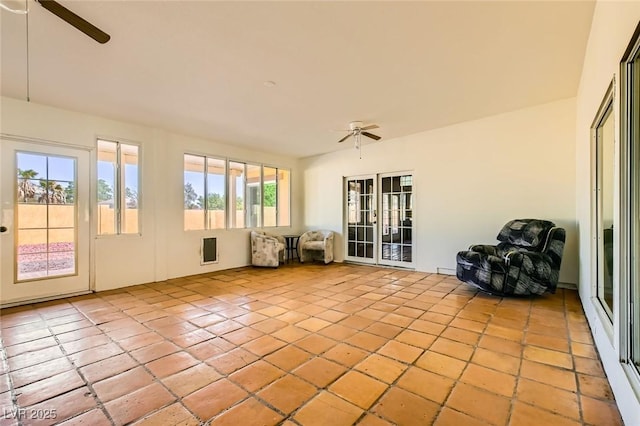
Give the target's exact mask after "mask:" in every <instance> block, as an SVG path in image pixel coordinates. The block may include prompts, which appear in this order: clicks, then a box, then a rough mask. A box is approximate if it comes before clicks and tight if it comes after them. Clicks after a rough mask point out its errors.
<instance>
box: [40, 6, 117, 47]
mask: <svg viewBox="0 0 640 426" xmlns="http://www.w3.org/2000/svg"><path fill="white" fill-rule="evenodd" d="M36 1H37V2H38V3H40V5H41V6H42V7H44V8H45V9H47V10H48V11H49V12H51V13H53V14H54V15H56V16H57V17H58V18H60V19H62V20H63V21H66V22H67V23H69V24H70V25H72V26H74V27H76V28H77V29H79V30H80V31H82V32H83V33H85V34H86V35H88V36H89V37H91V38H92V39H94V40H95V41H97V42H98V43H102V44H104V43H106V42H108V41H109V40H110V39H111V36H110V35H109V34H107V33H105V32H104V31H102V30H101V29H100V28H98V27H96V26H95V25H93V24H91V23H90V22H88V21H86V20H84V19H83V18H81V17H79V16H78V15H76V14H75V13H73V12H72V11H70V10H69V9H67V8H66V7H64V6H63V5H61V4H60V3H58V2H57V1H55V0H36Z"/></svg>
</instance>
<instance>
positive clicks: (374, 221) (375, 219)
mask: <svg viewBox="0 0 640 426" xmlns="http://www.w3.org/2000/svg"><path fill="white" fill-rule="evenodd" d="M371 223H374V224H375V223H378V214H377V213H376V211H375V210H374V211H373V220H372V221H371Z"/></svg>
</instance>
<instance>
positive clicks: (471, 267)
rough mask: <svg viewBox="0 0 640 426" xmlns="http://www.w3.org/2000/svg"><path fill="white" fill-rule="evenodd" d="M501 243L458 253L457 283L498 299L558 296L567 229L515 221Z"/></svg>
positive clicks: (506, 228)
mask: <svg viewBox="0 0 640 426" xmlns="http://www.w3.org/2000/svg"><path fill="white" fill-rule="evenodd" d="M498 241H500V242H499V243H498V245H495V246H490V245H473V246H471V247H469V250H468V251H461V252H459V253H458V256H457V259H456V260H457V267H456V275H457V277H458V279H459V280H461V281H464V282H466V283H467V284H471V285H473V286H475V287H478V288H480V289H481V290H484V291H486V292H488V293H491V294H494V295H497V296H527V295H532V294H543V293H544V292H545V291H549V292H551V293H555V291H556V286H557V285H558V276H559V274H560V263H561V261H562V252H563V250H564V242H565V230H564V229H562V228H558V227H556V226H555V224H554V223H553V222H549V221H547V220H538V219H516V220H512V221H510V222H508V223H507V224H506V225H504V227H503V228H502V230H501V231H500V233H499V234H498Z"/></svg>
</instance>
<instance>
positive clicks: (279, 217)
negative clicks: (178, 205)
mask: <svg viewBox="0 0 640 426" xmlns="http://www.w3.org/2000/svg"><path fill="white" fill-rule="evenodd" d="M187 155H188V156H193V157H200V158H203V159H204V165H205V167H204V180H205V182H204V184H205V185H204V193H205V196H204V210H205V214H204V227H203V228H202V229H186V227H185V223H186V222H185V221H184V218H183V231H185V232H188V231H214V230H221V229H264V228H290V227H291V175H292V173H291V169H290V168H288V167H277V166H273V165H271V164H265V163H260V162H257V161H247V160H238V159H235V158H228V157H221V156H214V155H209V154H202V153H195V152H193V151H185V152H183V153H182V158H183V167H182V168H183V187H184V184H185V181H184V171H185V170H184V164H185V163H184V158H185V156H187ZM208 159H215V160H220V161H224V163H225V179H224V180H225V184H224V185H225V194H224V195H225V196H224V199H225V220H224V224H225V226H224V228H209V227H208V224H209V209H208V203H207V198H206V194H207V192H208V189H207V186H208V185H207V174H208V169H207V163H208ZM232 163H233V164H234V166H235V165H242V191H237V190H235V191H231V190H230V189H231V186H232V185H234V186H236V185H237V184H238V183H237V182H236V178H235V177H232V176H231V174H230V172H231V164H232ZM248 167H257V168H258V169H259V183H258V184H257V187H258V189H259V191H260V197H259V203H260V208H259V211H258V218H257V223H256V226H250V220H249V219H250V207H249V206H248V204H247V201H248V200H247V196H248V192H249V191H248V188H249V187H250V186H256V184H255V183H252V184H251V185H249V180H248V177H247V173H248V172H247V170H248ZM265 168H268V169H273V170H275V184H276V195H275V202H276V206H275V208H276V224H275V225H268V226H265V225H264V212H265V204H264V195H265V193H264V176H265V173H264V170H265ZM234 170H235V168H234ZM281 171H286V172H287V174H288V182H287V183H286V191H287V203H288V205H289V206H288V209H287V214H286V217H284V216H283V214H282V211H283V208H282V205H281V193H280V191H281V189H282V188H285V186H284V185H283V184H282V183H281V182H280V180H281V179H280V172H281ZM232 192H233V194H236V199H233V200H232ZM240 192H241V194H240ZM237 195H242V217H243V223H242V226H237V223H236V220H235V218H236V217H237V214H238V213H239V212H240V210H238V209H237V208H236V203H237ZM183 201H184V198H183ZM283 219H286V223H287V224H286V225H283V224H282V223H283Z"/></svg>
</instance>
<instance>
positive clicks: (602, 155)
mask: <svg viewBox="0 0 640 426" xmlns="http://www.w3.org/2000/svg"><path fill="white" fill-rule="evenodd" d="M612 87H613V85H612V86H610V88H609V92H608V94H607V96H606V97H605V100H604V102H603V105H602V107H601V111H600V112H599V116H598V117H597V118H596V121H595V128H594V129H593V130H594V132H595V136H596V138H595V144H596V188H597V191H596V217H597V222H596V226H597V230H598V240H597V242H598V244H597V247H598V249H597V255H598V263H597V269H598V274H597V281H598V285H597V290H596V294H597V297H598V300H600V303H601V304H602V307H603V308H604V310H605V312H606V313H607V315H608V316H609V319H610V320H611V321H613V265H614V257H613V253H614V250H613V248H614V246H615V241H614V225H615V217H614V212H613V208H614V200H613V194H614V165H615V158H614V145H615V144H614V139H615V130H614V124H613V92H612Z"/></svg>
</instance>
